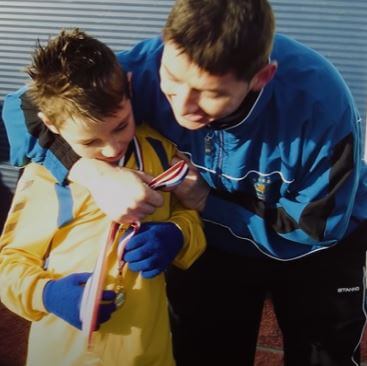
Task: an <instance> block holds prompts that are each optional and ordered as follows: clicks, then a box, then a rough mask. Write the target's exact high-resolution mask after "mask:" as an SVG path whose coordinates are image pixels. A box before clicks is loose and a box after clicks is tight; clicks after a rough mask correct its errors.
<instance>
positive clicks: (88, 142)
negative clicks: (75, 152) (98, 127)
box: [81, 140, 97, 146]
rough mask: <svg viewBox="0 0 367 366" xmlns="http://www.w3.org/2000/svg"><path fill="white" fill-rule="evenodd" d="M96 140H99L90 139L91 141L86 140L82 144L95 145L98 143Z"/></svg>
mask: <svg viewBox="0 0 367 366" xmlns="http://www.w3.org/2000/svg"><path fill="white" fill-rule="evenodd" d="M96 142H97V140H90V141H84V142H82V143H81V144H82V145H83V146H92V145H95V144H96Z"/></svg>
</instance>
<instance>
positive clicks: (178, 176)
mask: <svg viewBox="0 0 367 366" xmlns="http://www.w3.org/2000/svg"><path fill="white" fill-rule="evenodd" d="M134 143H135V144H136V143H137V140H135V141H134ZM135 146H136V147H137V150H139V151H140V149H139V146H138V145H135ZM138 156H139V157H141V154H139V155H138ZM137 162H138V166H139V168H141V169H142V163H140V162H142V159H139V160H138V161H137ZM188 171H189V166H188V164H187V163H186V162H185V161H183V160H181V161H179V162H177V163H176V164H174V165H172V166H171V167H170V168H169V169H167V170H166V171H164V172H163V173H161V174H160V175H158V176H157V177H155V178H154V179H153V180H152V181H151V182H150V184H149V186H150V187H151V188H152V189H155V190H158V189H163V188H173V187H175V186H177V185H179V184H180V183H181V182H182V181H183V180H184V178H185V176H186V174H187V173H188ZM119 227H120V225H119V224H118V223H116V222H112V223H111V224H110V227H109V231H108V235H107V240H106V241H105V242H104V243H103V245H102V246H101V248H100V252H99V255H98V258H97V262H96V265H95V269H94V271H93V274H92V276H91V277H89V279H88V281H87V283H86V285H85V288H84V292H83V297H82V301H81V305H80V313H79V316H80V320H81V322H82V332H83V333H84V334H85V335H86V336H87V338H88V349H91V347H92V334H93V331H94V330H95V329H96V325H97V318H98V310H99V305H100V303H101V300H102V294H103V287H104V282H105V278H106V274H107V255H108V253H109V251H110V250H111V248H112V246H113V243H114V241H115V238H116V234H117V233H118V229H119ZM139 228H140V222H135V223H133V224H131V225H130V226H129V227H128V228H127V230H126V231H125V233H124V234H123V236H122V237H121V239H120V242H119V245H118V248H117V256H118V258H119V264H118V267H119V271H122V268H123V267H124V265H125V262H124V260H123V257H124V250H125V246H126V244H127V243H128V241H129V240H130V239H131V238H132V237H133V236H134V235H135V234H136V233H137V232H138V231H139Z"/></svg>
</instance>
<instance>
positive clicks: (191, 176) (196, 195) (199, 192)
mask: <svg viewBox="0 0 367 366" xmlns="http://www.w3.org/2000/svg"><path fill="white" fill-rule="evenodd" d="M182 159H185V160H186V162H187V163H188V165H189V172H188V173H187V175H186V177H185V179H184V181H183V182H182V183H181V184H179V185H178V186H177V187H176V188H175V189H174V190H173V193H174V194H175V196H176V197H177V198H178V199H179V200H180V202H181V203H182V204H183V205H184V206H185V207H186V208H189V209H191V210H197V211H199V212H201V211H203V210H204V208H205V205H206V200H207V198H208V194H209V192H210V188H209V186H208V185H207V184H206V182H205V181H204V179H203V178H202V177H201V175H200V173H199V170H198V169H197V168H196V167H195V166H193V165H192V164H191V163H190V161H188V160H187V158H186V157H185V156H181V155H180V159H178V158H173V159H172V162H171V164H172V165H173V164H175V163H176V162H177V161H179V160H182Z"/></svg>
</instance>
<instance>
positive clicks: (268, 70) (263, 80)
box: [250, 61, 278, 91]
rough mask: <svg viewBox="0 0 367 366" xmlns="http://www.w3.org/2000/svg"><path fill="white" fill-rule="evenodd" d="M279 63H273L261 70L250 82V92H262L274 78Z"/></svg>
mask: <svg viewBox="0 0 367 366" xmlns="http://www.w3.org/2000/svg"><path fill="white" fill-rule="evenodd" d="M277 68H278V63H277V62H276V61H272V62H270V63H269V64H267V65H265V66H264V67H263V68H262V69H261V70H259V71H258V72H257V73H256V74H255V75H254V76H253V78H252V79H251V81H250V90H253V91H260V90H261V89H262V88H263V87H264V86H265V85H266V84H267V83H269V82H270V81H271V79H272V78H273V77H274V75H275V73H276V71H277Z"/></svg>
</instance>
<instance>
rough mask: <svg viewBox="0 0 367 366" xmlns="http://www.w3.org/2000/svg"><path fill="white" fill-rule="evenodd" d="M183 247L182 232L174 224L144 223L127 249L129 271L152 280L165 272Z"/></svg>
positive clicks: (127, 245)
mask: <svg viewBox="0 0 367 366" xmlns="http://www.w3.org/2000/svg"><path fill="white" fill-rule="evenodd" d="M182 246H183V235H182V232H181V230H180V229H179V228H178V227H177V226H176V225H175V224H173V223H172V222H149V223H143V224H142V225H141V227H140V229H139V231H138V232H137V234H136V235H135V236H133V237H132V238H131V239H130V240H129V242H128V243H127V244H126V247H125V254H124V258H123V259H124V261H125V262H127V263H128V266H129V269H130V270H131V271H134V272H141V274H142V276H143V277H144V278H152V277H155V276H157V275H158V274H160V273H161V272H163V271H165V270H166V269H167V267H168V266H169V265H170V263H171V262H172V261H173V259H174V258H175V257H176V255H177V253H178V252H179V251H180V249H181V248H182Z"/></svg>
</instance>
